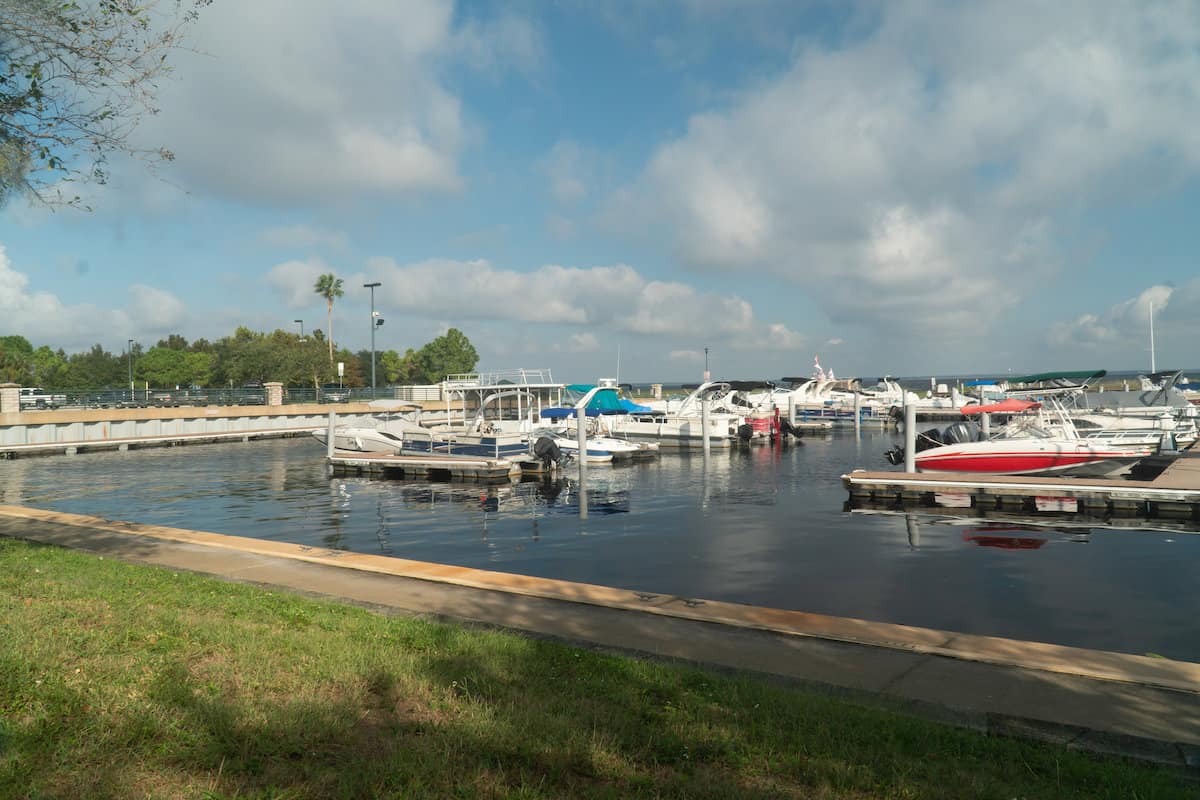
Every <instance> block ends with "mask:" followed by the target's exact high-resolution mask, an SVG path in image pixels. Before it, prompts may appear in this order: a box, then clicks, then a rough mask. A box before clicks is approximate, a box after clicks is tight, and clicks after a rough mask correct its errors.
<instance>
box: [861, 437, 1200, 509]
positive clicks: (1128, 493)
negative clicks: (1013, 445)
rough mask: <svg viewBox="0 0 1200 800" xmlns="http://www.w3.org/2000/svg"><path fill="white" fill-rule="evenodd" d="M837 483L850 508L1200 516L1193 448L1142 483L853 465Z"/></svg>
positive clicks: (1199, 470) (1199, 472)
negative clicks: (873, 469) (857, 467)
mask: <svg viewBox="0 0 1200 800" xmlns="http://www.w3.org/2000/svg"><path fill="white" fill-rule="evenodd" d="M842 484H843V485H844V486H845V487H846V489H847V491H849V492H850V506H851V508H858V507H864V506H874V507H896V506H901V507H903V506H942V507H946V508H975V509H979V510H980V511H983V512H987V511H997V510H1001V511H1014V512H1015V511H1026V512H1060V513H1068V514H1086V515H1088V516H1096V517H1104V516H1124V517H1136V516H1145V517H1154V518H1164V519H1176V520H1179V519H1190V520H1195V521H1200V450H1197V449H1196V448H1195V447H1193V448H1192V449H1190V450H1187V451H1185V452H1183V453H1181V454H1180V455H1179V457H1178V458H1177V459H1175V461H1174V462H1172V463H1171V464H1170V465H1169V466H1168V467H1167V468H1166V469H1164V470H1163V471H1162V473H1161V474H1160V475H1159V476H1158V477H1156V478H1154V479H1153V480H1144V481H1137V480H1119V479H1089V478H1067V477H1046V476H1038V475H988V474H979V473H965V472H919V473H915V472H867V471H865V470H855V471H854V472H851V473H849V474H846V475H843V476H842Z"/></svg>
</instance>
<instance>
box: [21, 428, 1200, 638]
mask: <svg viewBox="0 0 1200 800" xmlns="http://www.w3.org/2000/svg"><path fill="white" fill-rule="evenodd" d="M804 441H805V444H803V445H798V446H788V447H784V448H775V447H771V446H754V447H742V448H737V449H734V450H733V451H732V452H714V453H713V454H712V456H711V457H710V458H709V459H708V460H707V462H706V460H705V458H704V457H703V455H702V454H701V453H699V452H697V453H685V454H678V453H664V454H663V455H662V456H661V458H660V459H659V460H657V461H655V462H651V463H647V464H636V465H631V466H626V467H592V468H591V469H590V470H589V492H588V516H587V519H584V520H581V519H580V517H579V504H578V494H577V493H576V491H575V487H574V484H573V481H562V480H559V481H555V482H550V483H546V482H541V481H538V482H531V483H518V484H511V485H504V486H499V487H496V486H481V485H477V484H470V483H433V482H428V481H420V482H398V481H391V480H378V479H367V478H331V477H330V476H329V474H328V472H327V470H326V467H325V464H324V448H323V447H322V446H321V445H319V444H318V443H316V442H315V441H314V440H311V439H308V438H302V439H286V440H274V441H266V442H250V443H237V444H220V445H199V446H189V447H183V448H173V449H159V450H153V449H152V450H140V451H132V452H126V453H96V454H83V455H77V456H65V457H50V458H33V459H23V460H15V461H7V462H0V498H2V500H3V502H4V503H11V504H25V505H30V506H34V507H38V508H47V509H55V510H60V511H68V512H73V513H81V514H94V515H98V516H103V517H108V518H112V519H123V520H132V521H136V522H143V523H154V524H161V525H170V526H175V527H183V528H191V529H196V530H206V531H214V532H218V533H227V534H235V535H239V536H252V537H258V538H264V539H275V540H281V541H288V542H295V543H300V544H308V545H313V546H319V547H327V548H338V549H345V550H352V551H356V552H364V553H375V554H382V555H387V556H397V557H402V558H410V559H417V560H423V561H436V562H443V563H449V564H457V565H462V566H467V567H476V568H482V569H490V570H497V571H502V572H512V573H520V574H527V575H537V576H542V577H548V578H559V579H564V580H570V581H582V582H587V583H596V584H603V585H608V586H617V587H623V588H628V589H634V590H639V591H646V592H654V593H669V594H674V595H679V596H683V597H693V598H707V599H714V600H725V601H731V602H738V603H749V604H754V605H764V606H773V607H778V608H788V609H796V610H800V611H810V612H816V613H823V614H834V615H839V616H848V617H858V618H863V619H870V620H879V621H885V622H894V623H902V624H909V625H920V626H926V627H933V628H940V629H945V630H952V631H962V632H967V633H977V634H986V635H994V636H1005V637H1014V638H1019V639H1031V640H1038V641H1046V642H1056V643H1059V644H1067V645H1076V646H1081V647H1092V648H1099V649H1104V650H1116V651H1122V652H1130V653H1141V654H1144V653H1157V654H1160V655H1164V656H1167V657H1169V658H1175V659H1182V660H1188V661H1200V591H1198V588H1200V580H1198V578H1200V534H1197V533H1195V532H1190V531H1187V530H1169V529H1167V530H1117V529H1108V528H1099V527H1088V526H1087V525H1089V524H1090V523H1087V524H1084V525H1080V524H1079V523H1073V522H1071V521H1070V520H1069V519H1059V520H1054V518H1053V517H1046V516H1043V517H1040V518H1039V519H1040V520H1043V521H1047V520H1048V521H1050V522H1051V523H1053V524H1055V525H1056V527H1045V526H1044V525H1041V526H1036V527H1035V526H1026V525H1021V524H1015V523H1012V522H1011V521H1010V522H998V521H996V520H990V521H989V520H978V519H976V520H972V519H964V518H955V517H944V516H938V515H936V514H933V515H931V514H921V515H915V514H910V515H904V514H899V515H892V514H879V513H861V512H849V511H847V510H846V500H847V493H846V491H845V489H844V488H843V487H842V485H841V480H840V476H841V475H842V474H843V473H845V472H848V471H849V470H851V469H854V468H860V467H861V468H868V469H882V468H884V461H883V457H882V453H883V451H884V450H886V449H887V448H888V447H889V446H890V445H891V444H892V436H891V434H887V433H881V432H864V433H863V435H862V438H861V439H856V438H855V436H854V434H853V433H852V432H847V433H845V434H836V435H834V436H830V437H820V438H808V439H806V440H804Z"/></svg>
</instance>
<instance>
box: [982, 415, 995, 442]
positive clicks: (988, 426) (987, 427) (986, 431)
mask: <svg viewBox="0 0 1200 800" xmlns="http://www.w3.org/2000/svg"><path fill="white" fill-rule="evenodd" d="M979 421H980V423H981V424H982V425H983V438H985V439H987V438H988V437H990V436H991V435H992V415H991V414H989V413H988V412H986V411H984V412H983V413H982V414H980V415H979Z"/></svg>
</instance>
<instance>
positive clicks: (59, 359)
mask: <svg viewBox="0 0 1200 800" xmlns="http://www.w3.org/2000/svg"><path fill="white" fill-rule="evenodd" d="M331 353H332V357H331ZM339 361H340V362H342V363H343V364H344V365H345V374H344V376H343V377H342V378H341V379H340V381H339V378H338V375H337V366H336V364H337V362H339ZM478 362H479V356H478V354H477V353H476V351H475V348H474V346H473V345H472V344H471V341H470V340H469V339H468V338H467V337H466V335H465V334H464V333H463V332H462V331H460V330H458V329H457V328H451V329H450V330H448V331H446V333H445V334H443V335H442V336H439V337H437V338H436V339H434V340H433V341H431V342H428V343H427V344H425V345H424V346H423V347H421V348H420V349H419V350H413V349H412V348H409V349H408V350H407V351H406V352H405V353H404V354H403V355H402V354H400V353H399V352H397V351H396V350H377V351H376V352H375V373H376V382H377V383H378V384H379V385H380V386H385V385H389V384H400V385H406V384H422V383H437V382H439V381H441V380H443V379H445V377H446V376H447V375H453V374H457V373H464V372H472V371H474V369H475V366H476V364H477V363H478ZM131 370H132V373H133V381H134V382H135V383H136V384H138V385H143V384H146V383H149V384H150V386H151V387H152V388H161V389H170V388H174V387H176V386H178V387H187V386H192V385H196V386H203V387H208V386H227V385H233V386H243V385H245V384H247V383H250V382H253V381H264V382H265V381H280V382H282V383H283V384H284V385H285V386H296V387H308V386H311V387H314V388H315V387H317V386H320V385H321V384H326V383H339V382H340V383H342V384H344V385H346V386H350V387H361V386H366V385H369V384H370V381H371V353H370V351H369V350H360V351H358V352H356V353H355V352H351V351H350V350H348V349H346V348H331V347H330V343H329V342H328V341H327V339H326V336H325V334H324V332H323V331H320V330H316V331H313V332H312V333H311V334H309V335H307V336H300V335H298V334H297V333H295V332H290V331H284V330H279V329H276V330H274V331H271V332H269V333H267V332H261V331H253V330H250V329H249V328H246V327H239V328H238V329H237V330H235V331H234V332H233V335H231V336H226V337H223V338H221V339H218V340H217V341H215V342H210V341H208V340H207V339H196V340H194V341H191V342H189V341H188V340H187V339H185V338H184V337H183V336H180V335H178V334H171V335H170V336H168V337H167V338H165V339H160V340H159V341H158V342H157V343H155V344H154V345H153V346H152V347H149V348H146V347H144V346H143V345H142V344H140V343H138V342H134V343H133V345H132V347H127V348H126V349H125V350H123V351H121V352H115V353H114V352H109V351H108V350H105V349H104V347H103V346H102V345H99V344H95V345H92V348H91V349H90V350H86V351H84V352H79V353H67V352H65V351H64V350H63V349H61V348H59V349H57V350H55V349H53V348H51V347H49V346H48V345H41V346H37V347H35V346H34V345H33V344H32V343H31V342H30V341H29V340H28V339H26V338H25V337H24V336H20V335H8V336H0V382H12V383H18V384H20V385H22V386H40V387H42V388H45V389H47V390H59V391H85V390H90V389H112V388H120V387H127V386H128V385H129V380H130V371H131Z"/></svg>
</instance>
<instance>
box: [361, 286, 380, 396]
mask: <svg viewBox="0 0 1200 800" xmlns="http://www.w3.org/2000/svg"><path fill="white" fill-rule="evenodd" d="M380 285H382V284H380V282H379V281H375V282H374V283H364V284H363V288H364V289H370V290H371V399H372V400H374V399H375V328H376V327H378V323H377V322H376V321H375V287H376V286H380Z"/></svg>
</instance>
